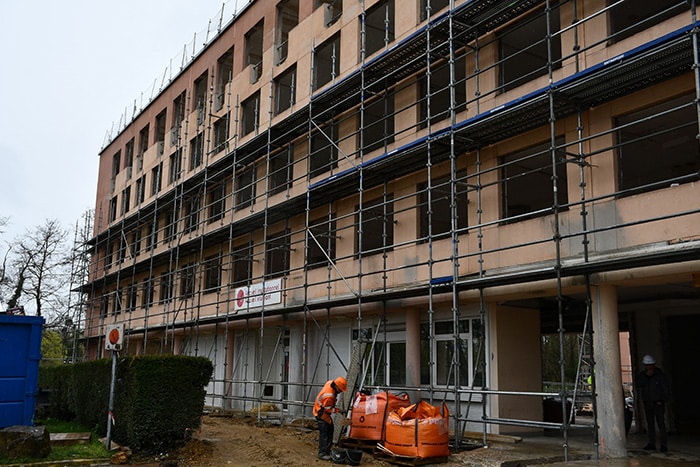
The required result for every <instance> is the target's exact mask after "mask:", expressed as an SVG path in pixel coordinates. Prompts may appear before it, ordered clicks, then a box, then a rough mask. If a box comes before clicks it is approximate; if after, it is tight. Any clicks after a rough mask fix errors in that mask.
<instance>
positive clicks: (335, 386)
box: [314, 376, 348, 460]
mask: <svg viewBox="0 0 700 467" xmlns="http://www.w3.org/2000/svg"><path fill="white" fill-rule="evenodd" d="M347 389H348V382H347V380H346V379H345V378H343V377H342V376H338V377H337V378H336V379H332V380H330V381H326V384H324V385H323V388H322V389H321V391H320V392H319V393H318V396H316V402H314V417H316V420H317V421H318V458H319V459H322V460H330V459H331V444H332V443H333V419H332V418H331V414H332V413H335V412H340V409H338V408H336V407H335V403H336V401H337V396H338V394H339V393H341V392H345V391H346V390H347Z"/></svg>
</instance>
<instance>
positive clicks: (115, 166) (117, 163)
mask: <svg viewBox="0 0 700 467" xmlns="http://www.w3.org/2000/svg"><path fill="white" fill-rule="evenodd" d="M121 161H122V152H121V150H119V151H117V152H116V154H114V155H113V156H112V183H114V179H116V178H117V174H119V171H120V170H121Z"/></svg>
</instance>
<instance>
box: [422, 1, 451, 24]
mask: <svg viewBox="0 0 700 467" xmlns="http://www.w3.org/2000/svg"><path fill="white" fill-rule="evenodd" d="M449 4H450V0H420V20H421V21H425V20H426V19H428V14H430V17H431V18H434V17H435V16H436V15H437V14H438V13H439V12H440V10H442V9H444V8H447V6H448V5H449Z"/></svg>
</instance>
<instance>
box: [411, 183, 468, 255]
mask: <svg viewBox="0 0 700 467" xmlns="http://www.w3.org/2000/svg"><path fill="white" fill-rule="evenodd" d="M465 177H466V171H464V170H462V171H460V172H458V174H457V181H456V182H455V202H456V204H457V228H458V229H466V228H467V203H468V200H467V185H466V182H463V181H460V179H464V178H465ZM418 192H419V195H418V198H419V205H418V206H419V208H418V218H419V220H418V225H419V232H418V238H420V239H423V240H424V241H425V240H427V239H428V236H429V235H430V233H431V232H430V229H431V228H432V238H434V239H435V238H446V237H448V236H449V234H450V232H451V231H452V204H451V203H452V200H451V192H452V184H451V183H450V177H449V176H444V177H439V178H435V179H433V181H432V183H431V187H430V192H431V194H432V197H431V200H430V204H428V184H427V183H421V184H420V185H418ZM428 209H431V210H432V216H428Z"/></svg>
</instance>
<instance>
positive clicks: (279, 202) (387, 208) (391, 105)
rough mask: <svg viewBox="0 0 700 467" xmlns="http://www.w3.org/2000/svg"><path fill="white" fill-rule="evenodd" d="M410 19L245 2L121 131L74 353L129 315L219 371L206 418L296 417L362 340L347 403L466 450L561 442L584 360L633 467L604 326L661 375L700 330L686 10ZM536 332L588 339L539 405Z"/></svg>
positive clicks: (105, 183)
mask: <svg viewBox="0 0 700 467" xmlns="http://www.w3.org/2000/svg"><path fill="white" fill-rule="evenodd" d="M426 3H428V2H427V0H415V1H411V2H398V0H379V1H369V0H366V1H364V2H363V1H357V2H356V1H349V0H343V1H341V0H336V1H335V2H318V1H314V2H302V1H299V0H285V1H281V2H277V3H275V2H272V1H263V0H257V1H254V2H252V3H251V4H250V5H249V6H247V7H246V8H245V9H244V10H243V11H241V12H240V14H238V15H237V16H236V17H234V19H232V20H231V21H230V22H229V23H228V24H227V25H226V26H225V27H223V28H222V29H221V31H220V32H219V33H218V34H217V35H216V37H214V38H213V39H212V40H211V41H210V42H209V43H208V45H207V46H206V47H205V48H204V50H203V51H202V52H201V53H199V54H198V55H197V56H196V57H194V59H193V60H192V61H191V62H190V63H189V64H188V65H187V66H186V67H184V68H183V70H182V71H181V72H180V73H179V74H178V75H177V76H175V77H174V78H173V79H172V81H171V82H170V83H169V84H168V85H167V86H166V87H165V88H164V89H163V90H162V92H161V93H160V94H159V95H158V96H157V97H155V98H154V99H153V100H152V101H151V102H150V103H149V104H148V105H147V106H146V107H145V108H144V109H143V110H142V111H141V112H140V113H138V115H136V116H135V117H134V118H133V120H132V121H131V122H130V123H129V124H128V125H127V126H126V127H125V128H124V129H123V130H122V131H121V132H120V133H119V134H118V135H116V136H114V137H113V138H112V140H111V141H110V142H109V144H108V145H107V146H106V147H105V148H104V150H103V151H102V152H101V153H100V172H99V180H98V186H97V199H96V215H95V231H94V238H93V239H92V244H93V246H94V249H93V257H92V263H91V271H90V280H89V283H87V284H85V286H84V287H83V291H84V292H85V293H86V294H87V295H88V297H89V304H90V305H89V307H88V310H87V313H86V319H85V333H86V346H87V350H88V352H89V354H90V355H91V356H93V357H99V356H102V355H104V354H105V350H104V342H103V341H104V330H105V326H107V325H110V324H115V323H122V324H123V325H124V329H125V343H124V350H123V351H124V352H126V353H129V354H144V353H187V354H197V355H206V356H209V357H210V358H211V359H212V360H213V361H214V363H215V377H214V380H213V381H212V383H211V384H210V386H209V388H208V399H207V401H208V404H210V405H212V406H213V407H217V408H221V409H224V410H228V409H248V408H250V407H252V406H253V405H255V404H258V403H260V402H261V401H266V402H273V403H276V404H278V405H279V407H280V413H281V414H282V415H289V416H292V415H294V416H297V415H299V414H309V413H310V407H311V405H312V404H313V395H314V394H315V392H316V391H315V388H316V386H319V385H321V384H323V382H324V381H325V380H326V379H328V378H331V377H334V376H336V375H337V374H344V373H345V372H347V367H348V365H349V360H350V356H351V349H352V346H353V343H354V342H356V341H357V340H358V339H360V340H362V339H368V340H369V342H371V343H372V346H371V347H372V352H371V353H370V356H368V357H367V358H366V359H365V360H364V362H363V367H362V370H363V371H362V375H363V385H364V386H367V387H381V388H387V387H388V388H391V389H392V390H396V391H409V393H410V394H411V395H412V397H414V398H415V397H420V398H425V399H432V400H443V399H446V400H447V401H449V403H450V404H451V413H452V414H453V420H451V423H452V427H453V428H455V431H456V433H460V430H461V431H462V432H463V431H464V430H466V429H469V430H476V431H481V430H485V431H488V432H513V431H516V432H517V431H524V430H539V429H543V428H552V427H555V426H559V425H561V424H562V423H563V425H564V428H565V433H566V430H568V429H569V428H571V426H574V427H575V421H574V420H566V419H565V417H563V419H564V422H562V420H561V419H560V420H548V418H549V417H548V415H547V413H546V410H545V411H543V398H544V397H549V396H552V395H556V396H557V397H559V398H560V399H559V400H561V397H562V396H563V397H565V398H571V399H572V400H573V401H574V402H576V401H584V400H586V398H588V400H589V401H590V398H591V395H590V393H587V392H586V390H585V387H584V386H585V385H582V384H580V383H581V382H582V381H584V380H585V379H586V378H587V374H588V373H589V372H590V371H591V370H592V369H593V368H594V367H595V370H596V372H595V374H596V379H598V380H600V381H601V383H600V384H597V385H595V387H596V388H598V391H596V392H597V394H598V396H597V402H598V404H597V406H598V407H601V410H600V413H601V414H604V417H601V418H600V419H599V420H598V423H599V425H600V427H601V428H600V431H599V433H598V434H597V436H598V437H599V440H596V442H600V441H601V440H602V441H604V442H602V443H600V445H601V446H605V447H606V449H607V451H606V452H603V453H602V454H603V455H606V456H617V455H624V451H625V447H624V436H619V435H620V427H622V426H623V420H622V412H621V411H622V408H621V406H620V407H619V408H618V407H617V406H616V404H615V402H614V401H616V400H622V384H621V381H620V384H616V383H615V382H616V381H618V380H620V374H621V362H620V345H619V342H620V340H619V333H620V331H624V332H629V336H630V352H631V361H632V367H633V370H634V369H635V368H638V364H639V362H638V361H639V360H640V359H641V355H643V354H645V353H653V354H655V355H657V360H658V361H659V362H660V365H661V366H662V367H665V368H666V369H667V372H668V373H669V374H670V375H671V377H674V376H676V377H677V376H679V375H681V374H683V373H682V372H683V371H684V368H685V367H686V366H687V365H686V364H685V363H689V361H688V357H687V355H688V353H689V352H690V353H692V349H693V347H692V346H693V344H692V343H691V341H692V340H689V339H687V338H688V337H689V336H687V329H690V328H693V326H697V324H700V323H699V322H700V313H699V312H698V310H699V308H698V305H699V304H700V289H698V285H699V283H700V279H699V277H700V262H699V259H700V202H699V201H698V200H700V182H699V181H698V173H699V170H700V152H699V151H698V144H697V140H696V135H697V134H698V108H697V105H696V100H695V99H696V97H695V96H696V94H697V92H698V91H699V89H698V81H699V80H698V75H697V69H696V68H695V67H694V59H693V45H694V43H695V41H696V39H697V38H696V36H695V32H694V31H693V29H692V26H693V23H692V18H693V17H694V16H693V15H692V12H691V10H690V7H689V6H688V4H687V3H686V2H673V1H663V2H645V3H649V5H646V6H642V7H635V8H636V9H635V11H630V8H631V7H630V6H629V5H627V4H612V2H606V1H604V0H587V1H581V0H570V1H560V2H558V3H557V4H556V5H553V6H551V8H546V6H547V5H548V3H549V2H543V1H524V2H516V4H512V2H498V1H483V2H475V1H472V2H464V1H455V2H448V1H445V0H443V1H436V0H433V1H432V7H431V8H426V7H427V5H426ZM609 3H610V4H611V5H610V8H609V9H606V7H608V6H609ZM623 3H624V2H623ZM627 3H630V2H627ZM652 4H653V5H652ZM632 13H634V15H636V16H635V17H636V18H637V19H636V20H634V21H632V20H630V18H631V17H632ZM639 18H646V19H645V20H640V19H639ZM548 31H549V34H548ZM593 330H595V332H593ZM547 337H554V338H556V339H559V340H561V341H562V342H564V341H566V342H568V341H569V340H572V339H573V340H577V342H579V343H580V345H581V346H582V347H581V348H582V351H581V352H580V356H579V357H578V361H577V362H576V363H575V364H574V365H573V367H575V368H572V365H571V364H566V363H562V365H563V366H562V367H561V371H559V370H560V368H559V367H558V368H557V371H556V372H555V373H556V375H557V376H559V375H564V374H566V377H565V378H564V379H565V381H563V382H562V381H558V383H555V384H554V385H552V384H551V382H547V380H548V379H549V378H548V375H549V374H550V372H549V370H548V369H547V366H546V365H545V364H544V363H543V362H545V361H546V356H545V353H546V352H543V349H544V348H545V347H544V346H543V342H545V341H546V339H547ZM562 347H563V346H562ZM455 349H457V351H456V352H455ZM695 350H697V347H695ZM695 353H696V354H697V352H695ZM625 355H626V354H625ZM561 361H562V362H564V361H566V359H564V358H562V359H561ZM681 361H682V362H685V363H684V364H682V365H679V364H678V362H681ZM625 371H629V369H628V368H626V369H625ZM632 373H634V371H632ZM691 379H692V381H689V382H687V383H685V382H684V383H681V382H680V381H674V400H673V401H672V403H671V406H670V407H671V409H670V410H669V422H670V425H671V426H673V427H675V428H680V427H682V426H690V425H693V424H695V425H697V421H698V419H700V414H698V413H695V412H693V411H682V410H679V408H680V407H682V406H684V405H685V404H686V402H688V400H686V399H685V398H686V397H688V398H689V397H690V393H691V391H690V389H691V388H692V387H694V386H695V385H697V383H698V381H697V377H694V379H693V378H691ZM603 381H604V382H603ZM562 383H569V384H568V385H566V384H564V385H562ZM561 387H567V389H566V391H565V392H561V391H562V390H561V389H558V388H561ZM552 388H554V389H552ZM582 388H583V389H582ZM580 391H583V392H580ZM554 393H556V394H554ZM618 409H619V410H618ZM570 422H571V423H570ZM638 423H640V424H643V420H641V419H638ZM622 433H623V434H624V428H623V431H622ZM458 436H460V435H459V434H458ZM592 436H593V435H592ZM621 440H622V441H621Z"/></svg>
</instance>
